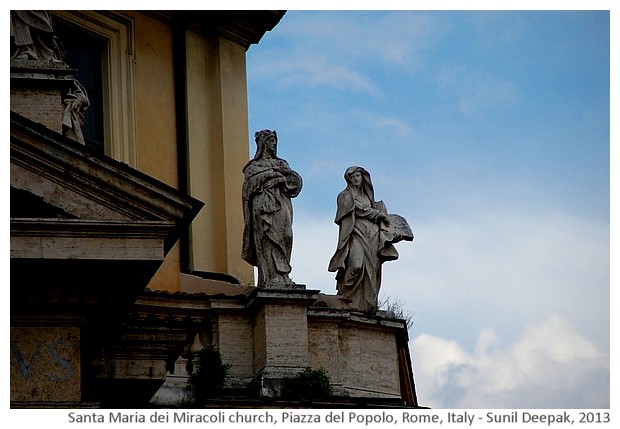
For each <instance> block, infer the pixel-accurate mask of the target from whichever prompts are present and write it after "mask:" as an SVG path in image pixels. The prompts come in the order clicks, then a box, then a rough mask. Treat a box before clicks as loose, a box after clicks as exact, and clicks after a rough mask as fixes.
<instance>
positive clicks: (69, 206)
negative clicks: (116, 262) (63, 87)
mask: <svg viewBox="0 0 620 429" xmlns="http://www.w3.org/2000/svg"><path fill="white" fill-rule="evenodd" d="M10 153H11V257H13V258H48V257H52V258H62V257H63V252H68V255H69V256H67V257H71V258H75V259H80V258H82V259H105V258H108V259H123V260H132V259H138V258H141V257H145V253H144V251H143V250H145V249H149V248H152V247H153V246H155V247H158V249H157V251H153V252H152V253H151V254H149V255H148V257H146V259H149V260H154V259H157V260H159V259H160V260H163V257H164V256H165V254H166V253H167V251H168V250H169V249H170V248H171V247H172V245H173V244H174V243H175V242H176V241H177V239H178V238H179V234H180V232H181V231H182V230H183V229H185V228H187V226H188V225H189V223H190V222H191V220H192V219H193V218H194V217H195V216H196V214H197V213H198V211H199V210H200V208H202V206H203V203H202V202H200V201H198V200H196V199H194V198H191V197H189V196H187V195H184V194H182V193H181V192H179V191H178V190H176V189H174V188H172V187H170V186H168V185H166V184H164V183H162V182H159V181H158V180H156V179H154V178H152V177H150V176H147V175H145V174H143V173H141V172H139V171H137V170H135V169H133V168H131V167H129V166H128V165H127V164H124V163H120V162H117V161H115V160H113V159H111V158H109V157H106V156H101V155H98V154H94V153H90V152H89V151H88V150H87V149H86V148H85V147H84V146H82V145H80V144H79V143H76V142H74V141H73V140H70V139H68V138H65V137H64V136H62V135H60V134H58V133H56V132H54V131H52V130H50V129H48V128H46V127H44V126H42V125H40V124H37V123H35V122H33V121H31V120H29V119H27V118H24V117H23V116H21V115H19V114H16V113H14V112H11V150H10ZM62 243H64V246H65V248H64V249H63V246H62ZM98 243H100V244H101V246H98ZM46 246H47V247H46ZM159 248H161V249H159ZM76 249H79V250H76ZM88 249H90V250H88ZM106 249H107V250H106ZM131 249H134V250H135V251H136V252H138V253H140V255H141V256H140V255H138V254H131ZM139 250H142V252H139ZM76 252H82V254H81V256H80V255H78V254H74V253H76ZM147 253H148V252H147ZM52 255H54V256H52ZM71 255H72V256H71Z"/></svg>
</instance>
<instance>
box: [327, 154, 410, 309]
mask: <svg viewBox="0 0 620 429" xmlns="http://www.w3.org/2000/svg"><path fill="white" fill-rule="evenodd" d="M344 179H345V181H346V182H347V187H346V189H345V190H343V191H342V192H340V194H338V199H337V205H338V208H337V211H336V218H335V220H334V222H335V223H336V224H337V225H338V226H339V234H338V247H337V249H336V252H335V253H334V256H333V257H332V258H331V260H330V262H329V267H328V270H329V271H331V272H336V288H337V290H338V295H339V296H341V297H343V298H344V299H346V300H348V301H349V302H350V305H351V307H353V308H357V309H359V310H363V311H366V310H370V311H373V310H377V308H378V297H379V288H380V287H381V266H382V264H383V262H385V261H393V260H396V259H398V252H397V251H396V248H395V247H394V243H397V242H399V241H401V240H407V241H412V240H413V233H412V232H411V228H410V227H409V224H408V223H407V221H406V220H405V219H404V218H403V217H401V216H398V215H395V214H388V212H387V209H386V207H385V204H384V203H383V201H375V192H374V189H373V186H372V182H371V180H370V174H369V173H368V172H367V171H366V170H365V169H363V168H362V167H355V166H354V167H349V168H348V169H347V171H346V172H345V174H344Z"/></svg>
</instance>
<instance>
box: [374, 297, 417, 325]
mask: <svg viewBox="0 0 620 429" xmlns="http://www.w3.org/2000/svg"><path fill="white" fill-rule="evenodd" d="M379 308H381V309H382V310H385V311H387V312H389V313H393V314H394V318H396V319H401V320H404V321H405V323H406V324H407V329H411V327H412V326H413V313H411V312H409V311H407V310H405V304H404V303H403V302H402V301H401V300H400V299H398V298H391V297H387V298H385V299H382V300H381V301H380V302H379Z"/></svg>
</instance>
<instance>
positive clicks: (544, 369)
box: [411, 316, 610, 408]
mask: <svg viewBox="0 0 620 429" xmlns="http://www.w3.org/2000/svg"><path fill="white" fill-rule="evenodd" d="M494 342H495V334H494V332H493V331H492V330H489V329H486V330H483V331H482V332H481V333H480V336H479V340H478V346H477V348H476V351H475V352H473V353H468V352H466V351H464V350H463V348H462V347H461V346H460V345H458V344H457V343H456V342H454V341H450V340H446V339H443V338H439V337H434V336H431V335H428V334H421V335H419V336H418V337H416V338H415V339H414V340H413V341H412V343H411V353H412V360H413V367H414V372H415V381H416V388H417V393H418V399H419V401H420V404H421V405H425V406H430V407H432V408H608V407H609V404H610V403H609V355H608V354H606V353H604V352H602V351H600V350H599V349H598V348H597V347H596V346H595V345H594V344H593V343H592V342H591V341H589V340H587V339H585V338H583V337H582V336H580V335H579V334H578V333H577V332H576V330H575V328H574V327H573V326H571V325H570V324H569V323H568V322H567V321H566V320H565V319H563V318H561V317H557V316H555V317H551V318H550V319H548V320H546V321H544V322H542V323H540V324H538V325H534V326H528V327H526V328H525V330H524V331H523V333H522V334H521V336H520V337H519V338H518V339H517V340H516V341H515V342H513V343H511V344H509V345H507V346H506V347H496V346H497V345H495V346H492V343H494Z"/></svg>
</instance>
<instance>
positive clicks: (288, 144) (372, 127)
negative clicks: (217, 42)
mask: <svg viewBox="0 0 620 429" xmlns="http://www.w3.org/2000/svg"><path fill="white" fill-rule="evenodd" d="M604 3H605V4H611V3H608V2H604ZM609 55H610V14H609V12H607V11H581V10H575V11H425V10H420V11H365V12H361V11H354V10H345V11H320V10H315V11H302V10H289V11H288V12H287V14H286V15H285V16H284V18H283V19H282V21H281V22H280V23H279V24H278V25H277V26H276V28H275V29H274V30H273V31H271V32H270V33H267V34H266V35H265V36H264V38H263V39H262V41H261V42H260V43H259V44H258V45H255V46H252V47H251V48H250V49H249V51H248V57H247V58H248V64H247V67H248V97H249V108H250V111H249V113H250V131H251V134H253V133H254V131H257V130H261V129H265V128H269V129H275V130H277V132H278V136H279V156H281V157H282V158H284V159H286V160H287V161H288V162H289V164H290V165H291V167H292V168H293V169H295V170H296V171H298V172H299V173H300V174H301V175H302V177H303V179H304V189H303V190H302V192H301V194H300V195H299V196H298V197H297V198H296V199H295V200H294V202H293V204H294V210H295V218H294V233H295V244H294V250H293V261H292V265H293V272H292V277H293V279H294V280H295V281H296V282H297V283H304V284H306V285H307V287H308V288H310V289H320V290H322V291H323V292H325V293H330V294H335V293H336V289H335V281H334V278H333V273H329V272H327V264H328V261H329V258H330V257H331V255H332V254H333V251H334V250H335V245H336V240H337V227H336V225H335V224H334V223H333V217H334V214H335V209H336V203H335V201H336V196H337V194H338V192H340V191H341V190H342V189H343V188H344V187H345V182H344V179H343V174H344V171H345V170H346V168H347V167H349V166H351V165H360V166H363V167H364V168H366V169H367V170H368V171H369V172H370V174H371V176H372V179H373V183H374V187H375V196H376V198H377V199H381V200H383V201H384V202H385V203H386V205H387V207H388V210H389V211H390V212H393V213H398V214H400V215H402V216H404V217H405V218H407V219H408V221H409V223H410V224H411V226H412V229H413V231H414V233H415V235H416V238H415V241H414V242H413V243H408V242H402V243H399V244H398V245H397V248H398V250H399V252H400V259H399V260H398V261H395V262H389V263H386V264H385V265H384V273H383V285H382V292H381V297H382V298H384V299H385V298H387V297H389V298H390V299H391V300H399V301H400V302H401V303H402V305H403V306H404V310H405V312H406V313H408V314H410V315H411V316H412V318H413V321H414V326H413V328H412V329H411V330H410V340H411V341H410V348H411V352H412V358H413V366H414V372H415V378H416V383H417V389H418V396H419V400H420V402H421V404H423V405H427V406H431V407H434V408H454V407H463V408H567V407H572V408H597V407H609V405H610V399H609V371H610V367H609V356H610V341H609V338H610V311H609V302H610V256H609V249H610V71H609V70H610V56H609ZM250 141H252V138H251V137H250ZM250 151H251V154H254V151H255V147H254V145H253V144H251V147H250Z"/></svg>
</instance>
